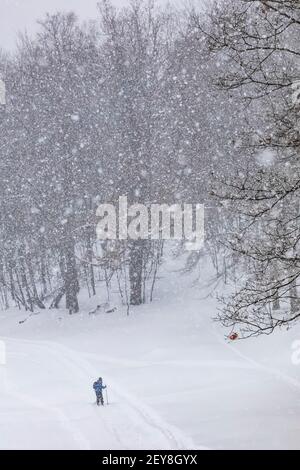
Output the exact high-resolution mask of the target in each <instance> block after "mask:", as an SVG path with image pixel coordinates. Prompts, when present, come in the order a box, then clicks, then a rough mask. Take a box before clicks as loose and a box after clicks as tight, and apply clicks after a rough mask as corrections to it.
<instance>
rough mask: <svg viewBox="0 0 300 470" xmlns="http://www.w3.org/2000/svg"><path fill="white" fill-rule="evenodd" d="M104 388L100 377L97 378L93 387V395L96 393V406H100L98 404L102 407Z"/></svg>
mask: <svg viewBox="0 0 300 470" xmlns="http://www.w3.org/2000/svg"><path fill="white" fill-rule="evenodd" d="M105 388H106V385H103V381H102V377H99V379H98V380H96V382H94V385H93V389H94V390H95V393H96V398H97V405H98V406H99V405H100V403H101V405H102V406H104V400H103V393H102V390H104V389H105Z"/></svg>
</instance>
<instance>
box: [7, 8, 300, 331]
mask: <svg viewBox="0 0 300 470" xmlns="http://www.w3.org/2000/svg"><path fill="white" fill-rule="evenodd" d="M299 13H300V6H299V2H298V1H297V0H294V1H285V2H278V1H274V2H273V1H252V0H250V1H244V0H242V1H227V2H216V3H215V4H213V6H212V7H211V9H210V11H209V12H208V13H207V14H206V15H203V14H202V13H197V9H196V8H193V9H191V10H189V11H184V12H180V11H178V10H176V9H175V8H172V7H171V6H168V7H166V8H158V7H157V6H156V5H155V4H154V3H153V2H152V1H150V2H141V1H135V2H132V4H131V6H129V7H128V8H127V9H123V10H121V11H117V10H116V9H115V8H114V7H113V6H112V5H110V3H109V2H107V1H103V2H102V3H100V4H99V18H98V19H95V22H93V23H92V24H89V25H81V24H80V23H79V22H78V21H77V19H76V16H75V15H74V14H73V13H69V14H62V13H57V14H54V15H47V16H46V17H45V18H44V19H42V20H40V29H39V32H38V34H37V35H36V37H35V38H33V39H32V38H30V37H28V36H27V35H23V36H22V37H21V38H20V39H19V46H18V51H17V53H16V54H14V55H13V56H12V57H10V56H6V55H5V54H4V53H2V56H1V64H0V66H1V76H2V80H3V82H4V83H5V85H6V103H5V104H3V105H2V106H1V121H0V126H1V200H0V201H1V212H0V213H1V226H0V230H1V235H0V236H1V244H0V250H1V251H0V289H1V301H2V305H3V307H4V308H8V307H9V306H10V305H11V304H15V303H16V304H17V305H18V306H19V307H20V308H24V309H26V310H30V311H33V310H34V308H36V307H38V308H42V309H43V308H48V307H49V306H50V308H51V307H58V306H59V305H60V304H61V302H62V301H63V299H64V298H65V305H66V308H67V310H68V311H69V313H70V314H72V313H76V312H78V311H79V308H80V306H79V303H78V293H79V291H80V289H82V288H84V287H85V288H88V289H89V292H90V295H97V287H96V279H102V280H104V281H105V280H106V283H107V285H108V289H109V288H110V284H111V279H112V278H113V277H116V278H118V283H119V286H120V293H121V294H122V293H123V294H122V295H123V298H127V297H128V300H127V302H128V303H129V304H131V305H139V304H141V303H143V302H147V301H149V300H150V298H151V293H150V294H149V292H148V291H147V289H146V286H147V284H149V283H150V285H153V283H154V282H155V276H156V273H157V271H158V268H159V266H160V264H161V254H162V249H163V247H162V243H161V242H159V241H158V242H148V241H134V242H130V241H129V242H126V243H114V244H108V243H106V244H105V245H106V246H101V247H100V251H99V249H98V248H97V243H96V232H95V225H96V221H95V218H96V209H97V205H98V204H99V202H111V201H115V200H116V199H117V198H118V197H119V196H120V195H126V196H127V197H128V200H129V201H131V202H139V203H144V204H149V203H150V202H159V203H172V202H179V203H183V202H190V201H200V202H203V203H204V204H205V206H206V221H207V222H206V252H207V253H208V255H209V257H210V258H211V261H212V263H213V265H214V266H215V269H216V274H217V275H218V276H223V277H224V278H234V277H236V276H238V277H239V278H240V277H241V273H243V275H242V278H243V281H242V282H241V285H240V286H239V289H237V290H236V291H235V293H234V294H233V296H232V297H231V298H229V299H228V298H226V299H224V308H223V310H222V313H221V314H220V320H221V321H222V322H223V323H224V324H225V325H229V326H231V325H234V326H235V325H238V326H239V327H240V328H241V329H242V331H243V332H244V334H246V335H247V334H253V333H254V334H257V333H263V332H266V333H270V332H272V331H273V330H274V329H275V328H276V327H278V326H281V325H283V324H286V323H289V322H290V323H292V322H293V321H294V320H296V319H297V318H298V317H299V316H300V310H299V307H300V299H299V297H298V293H297V285H298V284H299V275H300V260H299V246H298V245H299V235H300V234H299V189H300V174H299V171H300V169H299V168H298V164H297V162H298V157H299V154H298V153H299V105H300V102H299V93H300V77H299V23H300V17H299ZM102 245H103V244H102ZM193 255H194V256H192V258H193V259H189V261H190V267H192V266H191V265H192V264H193V265H195V264H196V263H198V262H199V259H201V255H202V253H199V256H195V254H193ZM126 278H128V280H127V284H126ZM125 284H126V285H125ZM148 290H149V289H148ZM150 291H151V287H150Z"/></svg>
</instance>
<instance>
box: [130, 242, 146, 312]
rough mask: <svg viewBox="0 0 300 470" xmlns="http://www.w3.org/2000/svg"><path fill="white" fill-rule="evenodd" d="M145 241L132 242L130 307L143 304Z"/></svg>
mask: <svg viewBox="0 0 300 470" xmlns="http://www.w3.org/2000/svg"><path fill="white" fill-rule="evenodd" d="M144 245H145V241H144V240H133V241H131V242H130V252H129V257H130V261H129V282H130V305H141V304H142V303H143V258H144Z"/></svg>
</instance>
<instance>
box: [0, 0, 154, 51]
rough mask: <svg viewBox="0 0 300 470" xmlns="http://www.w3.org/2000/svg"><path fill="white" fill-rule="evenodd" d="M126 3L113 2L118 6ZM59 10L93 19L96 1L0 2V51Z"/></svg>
mask: <svg viewBox="0 0 300 470" xmlns="http://www.w3.org/2000/svg"><path fill="white" fill-rule="evenodd" d="M161 1H163V0H161ZM127 2H128V0H113V3H114V4H115V5H119V6H124V5H126V3H127ZM59 10H60V11H75V13H76V14H77V15H78V16H79V17H80V18H81V19H83V20H88V19H91V18H94V19H95V17H96V15H97V0H0V49H1V48H2V49H6V50H11V49H13V48H14V46H15V42H16V37H17V33H18V32H19V31H23V32H24V31H25V30H27V31H28V33H32V32H34V31H35V30H36V28H37V26H36V20H37V19H40V18H43V16H44V15H45V13H46V12H49V13H53V12H56V11H59Z"/></svg>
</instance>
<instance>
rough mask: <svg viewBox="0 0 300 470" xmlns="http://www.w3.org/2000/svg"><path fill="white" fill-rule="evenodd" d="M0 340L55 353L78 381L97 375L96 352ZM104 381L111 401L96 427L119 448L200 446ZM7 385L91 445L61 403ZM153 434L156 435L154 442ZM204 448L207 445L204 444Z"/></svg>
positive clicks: (81, 444) (78, 440)
mask: <svg viewBox="0 0 300 470" xmlns="http://www.w3.org/2000/svg"><path fill="white" fill-rule="evenodd" d="M3 339H4V340H5V341H6V342H7V344H9V343H10V344H13V343H15V344H16V345H18V346H20V345H22V344H23V345H24V346H25V348H26V346H27V347H28V346H29V347H30V346H32V347H34V348H38V351H40V354H41V357H43V356H44V355H45V353H46V355H52V356H54V358H55V361H56V362H57V364H60V365H62V366H63V368H64V369H67V370H69V371H70V370H71V371H72V372H73V373H74V377H77V379H78V381H79V382H82V381H83V383H85V384H87V386H89V384H90V386H91V385H92V380H93V379H94V378H96V377H97V376H98V375H99V371H97V370H96V368H95V367H94V366H92V365H91V364H90V362H89V361H88V358H93V359H95V358H96V359H97V360H99V366H100V364H101V356H97V355H96V354H89V353H79V352H77V351H75V350H73V349H70V348H68V347H66V346H63V345H61V344H58V343H54V342H50V341H32V340H23V339H22V340H19V339H12V338H3ZM106 359H108V358H105V359H104V361H105V360H106ZM107 382H108V384H109V392H110V393H111V395H112V398H113V402H112V403H111V406H110V407H109V413H101V418H100V417H99V426H102V427H103V426H104V427H105V432H106V433H108V434H109V435H111V436H112V442H114V446H115V445H116V444H117V447H118V448H119V449H130V448H132V445H133V446H135V447H136V446H137V447H139V448H161V449H162V448H165V449H196V448H198V449H199V446H198V447H197V446H196V445H195V444H194V443H193V441H192V440H191V439H190V438H188V437H186V436H184V435H183V433H182V432H181V431H180V430H179V429H177V428H176V427H174V426H171V425H169V424H167V423H165V422H164V421H163V420H162V419H161V418H160V417H159V416H158V415H157V414H156V413H155V412H154V411H153V410H152V409H151V408H150V407H148V406H146V405H144V404H143V403H141V402H139V400H137V399H136V397H134V396H131V395H130V394H128V393H126V392H124V391H123V390H122V391H121V387H120V386H118V385H117V384H115V383H112V381H111V380H110V379H109V378H107ZM6 385H7V389H8V390H7V391H8V392H9V394H10V396H13V397H15V398H16V399H17V400H19V401H22V402H23V403H25V404H28V405H30V406H33V407H35V408H38V409H40V410H42V411H45V412H46V411H47V412H48V413H49V412H50V413H52V414H53V415H54V416H55V417H56V419H57V420H58V422H59V424H60V426H61V427H63V428H64V430H65V432H66V433H67V434H69V435H70V436H71V437H72V439H73V441H74V443H75V446H76V448H79V449H83V450H88V449H90V448H92V447H93V446H92V445H91V443H90V441H89V439H88V437H86V436H85V433H84V431H83V430H82V429H81V427H80V423H79V422H74V420H71V419H70V418H69V417H68V415H67V413H66V412H65V411H64V410H63V408H62V406H59V405H56V406H52V405H49V404H47V402H45V401H42V400H38V399H35V398H32V397H29V396H28V395H26V394H24V393H19V392H17V391H16V388H15V386H14V384H13V383H12V382H11V381H10V380H6ZM116 405H117V406H116ZM100 410H101V411H106V410H105V409H102V408H100V409H98V408H97V409H96V407H95V411H96V412H98V411H100ZM153 436H155V439H154V441H153ZM149 444H150V445H149ZM156 446H158V447H156ZM203 449H206V448H204V447H203Z"/></svg>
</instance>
